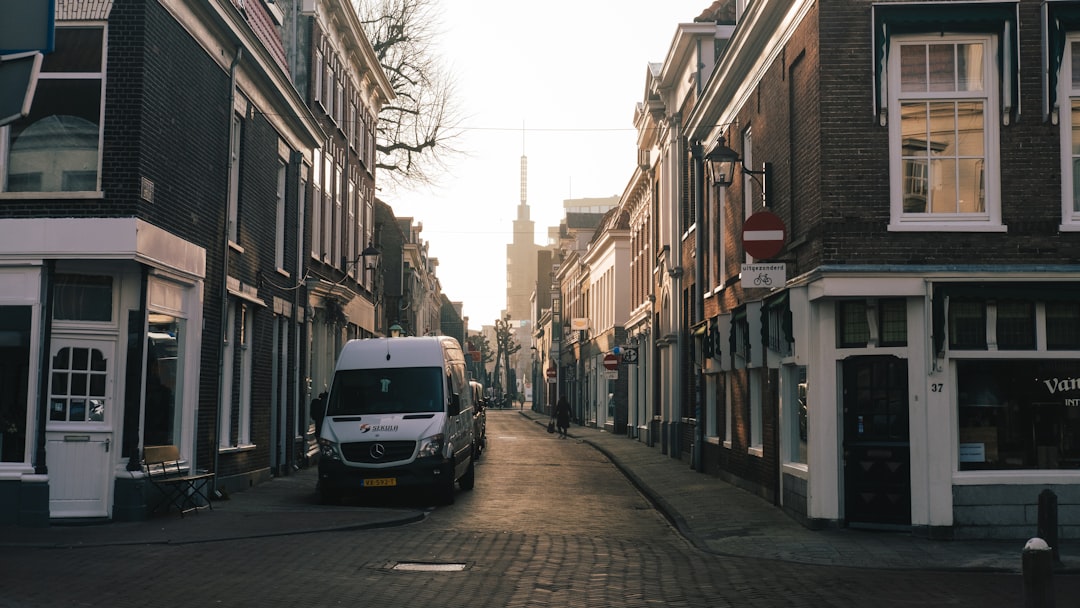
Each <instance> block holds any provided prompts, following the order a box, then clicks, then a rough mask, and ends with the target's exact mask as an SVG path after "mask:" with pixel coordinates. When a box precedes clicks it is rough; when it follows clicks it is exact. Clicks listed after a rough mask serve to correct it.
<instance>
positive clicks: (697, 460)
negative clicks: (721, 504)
mask: <svg viewBox="0 0 1080 608" xmlns="http://www.w3.org/2000/svg"><path fill="white" fill-rule="evenodd" d="M703 152H704V149H703V147H702V145H701V142H700V141H695V142H694V143H692V144H691V145H690V154H691V156H692V157H693V160H694V165H693V166H694V198H695V199H696V202H697V204H695V205H694V225H695V226H696V229H695V230H694V318H693V319H692V322H691V323H688V324H687V326H688V327H694V326H696V325H697V324H698V323H701V322H703V321H704V320H705V262H704V260H705V250H706V249H707V247H708V242H707V241H708V238H709V231H708V230H707V229H706V228H705V176H704V171H703V169H704V165H703V163H702V157H703ZM688 339H689V340H691V344H690V349H689V350H690V352H691V353H695V354H696V352H697V351H696V349H695V348H694V343H693V342H694V340H696V338H694V337H692V336H688ZM702 339H704V338H702ZM690 358H691V360H693V359H695V358H696V357H694V356H693V355H691V357H690ZM693 363H694V366H693V367H691V369H692V370H693V373H694V374H695V375H696V376H697V377H696V381H695V382H694V394H693V395H692V396H691V397H692V398H693V400H694V449H693V450H692V451H691V458H692V459H693V468H694V470H696V471H697V472H699V473H701V472H704V471H705V463H703V462H702V457H701V453H702V451H703V445H702V444H703V443H704V441H705V429H704V425H702V421H701V389H702V385H703V384H704V382H705V361H694V362H693Z"/></svg>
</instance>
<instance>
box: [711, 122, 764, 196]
mask: <svg viewBox="0 0 1080 608" xmlns="http://www.w3.org/2000/svg"><path fill="white" fill-rule="evenodd" d="M704 160H705V164H707V165H708V166H709V171H710V172H711V173H712V176H713V183H714V184H716V185H717V186H724V187H725V188H726V187H727V186H730V185H731V183H732V182H733V181H735V167H736V166H738V167H739V168H741V169H742V172H743V173H744V174H746V175H749V176H750V177H751V178H752V179H753V180H754V181H757V182H758V184H759V185H760V186H761V198H762V201H763V202H764V203H765V207H771V206H772V205H771V202H772V201H771V199H770V198H769V191H768V190H767V186H768V183H769V177H770V176H771V174H772V165H771V164H770V163H763V164H764V167H763V168H762V169H761V171H754V170H753V169H750V168H748V167H747V166H746V165H744V164H743V162H742V159H741V158H740V157H739V153H738V152H736V151H734V150H732V149H731V148H729V147H727V144H726V143H724V136H723V135H721V136H720V138H719V139H717V140H716V145H714V146H713V147H712V150H709V152H708V153H707V154H706V155H705V159H704ZM758 175H760V176H761V179H760V180H758V179H757V177H756V176H758Z"/></svg>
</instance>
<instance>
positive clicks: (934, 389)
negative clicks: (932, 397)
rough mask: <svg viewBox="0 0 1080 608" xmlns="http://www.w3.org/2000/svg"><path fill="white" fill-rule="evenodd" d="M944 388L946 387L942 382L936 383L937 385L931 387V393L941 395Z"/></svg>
mask: <svg viewBox="0 0 1080 608" xmlns="http://www.w3.org/2000/svg"><path fill="white" fill-rule="evenodd" d="M944 386H945V385H944V384H942V383H941V382H935V383H933V384H931V385H930V392H931V393H940V392H941V391H942V390H944Z"/></svg>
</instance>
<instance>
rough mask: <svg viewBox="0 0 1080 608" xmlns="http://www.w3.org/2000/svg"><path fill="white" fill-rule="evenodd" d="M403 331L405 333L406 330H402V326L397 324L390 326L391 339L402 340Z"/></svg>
mask: <svg viewBox="0 0 1080 608" xmlns="http://www.w3.org/2000/svg"><path fill="white" fill-rule="evenodd" d="M402 331H404V330H403V329H402V328H401V326H400V325H398V324H397V323H394V324H393V325H391V326H390V337H391V338H400V337H401V332H402Z"/></svg>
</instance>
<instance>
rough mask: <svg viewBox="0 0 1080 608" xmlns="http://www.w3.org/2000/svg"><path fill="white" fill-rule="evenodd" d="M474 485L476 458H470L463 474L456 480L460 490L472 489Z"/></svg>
mask: <svg viewBox="0 0 1080 608" xmlns="http://www.w3.org/2000/svg"><path fill="white" fill-rule="evenodd" d="M474 485H476V459H475V458H470V459H469V468H468V469H467V470H466V471H465V474H464V475H462V476H461V479H460V480H458V486H460V487H461V489H462V490H466V491H468V490H471V489H473V486H474Z"/></svg>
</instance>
